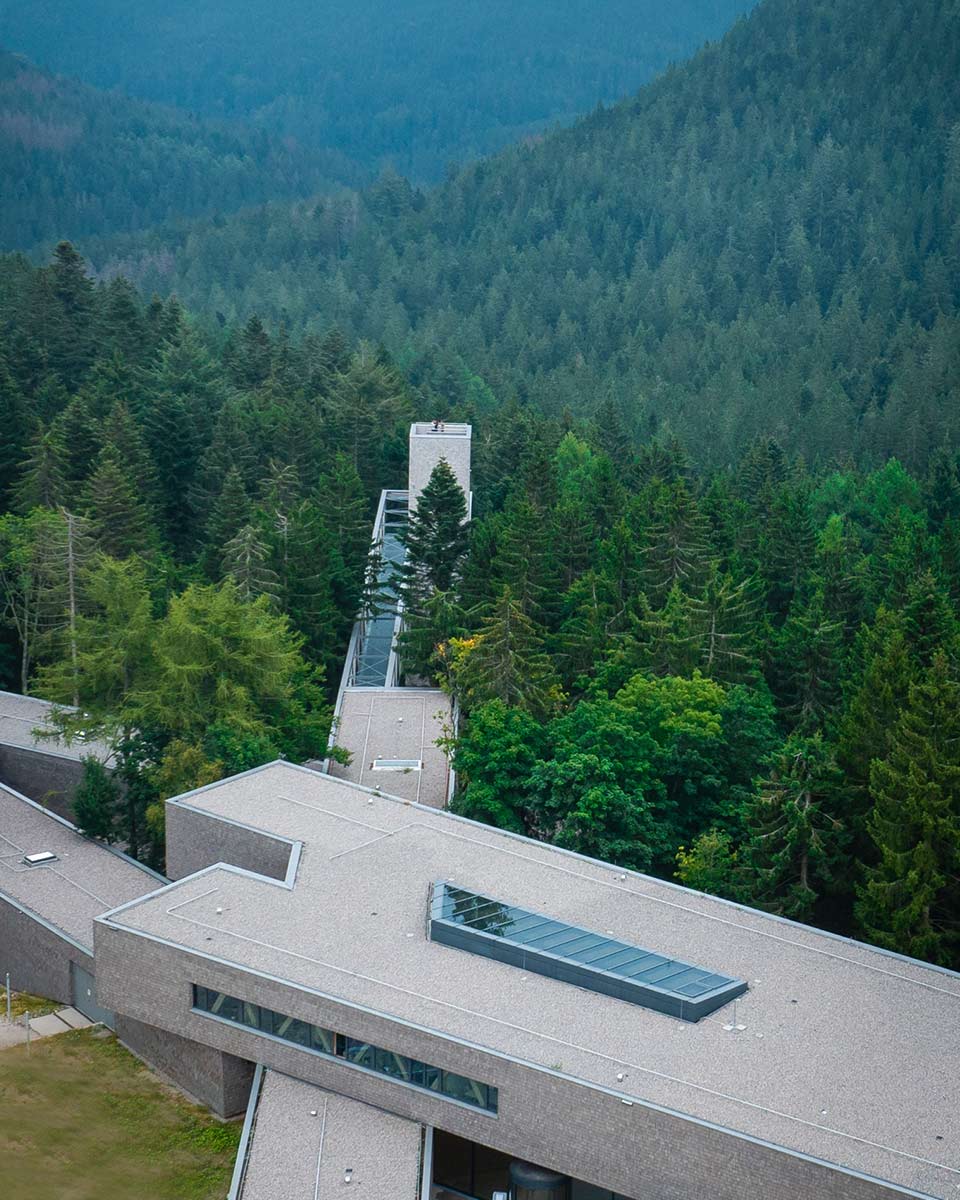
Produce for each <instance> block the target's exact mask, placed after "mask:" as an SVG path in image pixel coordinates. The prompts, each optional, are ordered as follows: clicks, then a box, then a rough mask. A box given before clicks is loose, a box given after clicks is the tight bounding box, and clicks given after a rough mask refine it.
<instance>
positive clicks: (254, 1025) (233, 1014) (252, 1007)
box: [193, 984, 499, 1113]
mask: <svg viewBox="0 0 960 1200" xmlns="http://www.w3.org/2000/svg"><path fill="white" fill-rule="evenodd" d="M193 1006H194V1008H195V1009H197V1010H199V1011H200V1012H203V1013H209V1014H210V1015H211V1016H216V1017H219V1018H220V1019H221V1020H223V1021H229V1022H230V1023H231V1024H233V1025H242V1026H244V1027H245V1028H247V1029H253V1030H256V1031H258V1032H260V1033H267V1034H270V1035H271V1036H273V1037H275V1038H280V1039H281V1040H282V1041H284V1042H290V1043H291V1044H293V1045H295V1046H303V1047H305V1048H306V1049H308V1050H312V1051H313V1052H314V1053H315V1054H322V1055H325V1056H327V1057H329V1058H342V1059H344V1060H345V1061H346V1062H350V1063H353V1064H354V1065H355V1066H358V1067H363V1068H365V1069H366V1070H368V1071H376V1072H377V1074H378V1075H386V1076H387V1077H388V1078H390V1079H396V1080H399V1081H400V1082H402V1083H408V1084H410V1085H411V1086H412V1087H417V1088H423V1089H425V1090H426V1091H430V1092H437V1093H438V1094H440V1095H442V1096H446V1097H447V1098H448V1099H450V1100H459V1101H460V1103H461V1104H469V1105H471V1106H472V1107H474V1108H481V1109H484V1110H485V1111H486V1112H490V1113H495V1112H496V1111H497V1104H498V1100H499V1097H498V1093H497V1089H496V1088H495V1087H491V1086H490V1085H489V1084H486V1083H480V1082H478V1081H477V1080H476V1079H468V1078H467V1077H466V1076H465V1075H458V1074H456V1072H454V1071H444V1070H441V1068H440V1067H432V1066H430V1065H429V1064H428V1063H423V1062H420V1061H419V1060H418V1059H415V1058H408V1057H407V1056H406V1055H405V1054H396V1053H394V1051H392V1050H384V1049H382V1048H381V1047H380V1046H372V1045H370V1043H369V1042H364V1041H361V1040H360V1039H359V1038H351V1037H346V1036H345V1035H344V1034H342V1033H335V1032H334V1031H333V1030H331V1029H324V1028H322V1026H320V1025H311V1024H310V1022H309V1021H302V1020H300V1019H299V1018H298V1017H288V1016H286V1015H285V1014H283V1013H278V1012H274V1011H273V1010H272V1009H269V1008H264V1007H263V1006H262V1005H259V1004H251V1003H250V1002H249V1001H246V1000H239V999H237V997H236V996H228V995H226V994H225V993H224V992H218V991H215V990H214V989H213V988H206V987H201V986H200V985H199V984H194V986H193Z"/></svg>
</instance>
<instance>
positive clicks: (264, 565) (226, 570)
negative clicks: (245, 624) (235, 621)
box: [220, 525, 279, 603]
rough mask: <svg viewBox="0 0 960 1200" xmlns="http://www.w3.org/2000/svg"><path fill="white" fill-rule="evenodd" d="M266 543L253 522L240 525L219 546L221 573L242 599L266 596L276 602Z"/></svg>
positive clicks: (272, 572)
mask: <svg viewBox="0 0 960 1200" xmlns="http://www.w3.org/2000/svg"><path fill="white" fill-rule="evenodd" d="M269 558H270V547H269V545H268V544H267V542H266V541H265V539H264V538H263V537H262V535H261V533H260V530H259V529H257V527H256V526H255V525H244V526H242V527H241V528H240V529H238V530H237V532H236V533H235V534H234V535H233V537H232V538H230V539H229V541H228V542H227V543H226V545H225V546H224V547H223V552H222V554H221V557H220V566H221V570H222V572H223V575H224V576H226V577H228V578H229V579H231V580H232V581H233V583H234V585H235V586H236V591H237V596H238V598H239V599H240V600H242V601H243V602H244V603H249V602H250V601H252V600H256V598H257V597H258V596H266V598H267V599H268V600H272V601H273V602H274V603H276V602H277V600H278V596H277V592H278V590H279V587H278V580H277V573H276V571H274V570H272V569H271V567H270V563H269Z"/></svg>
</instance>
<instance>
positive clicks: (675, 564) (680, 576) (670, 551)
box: [646, 481, 711, 603]
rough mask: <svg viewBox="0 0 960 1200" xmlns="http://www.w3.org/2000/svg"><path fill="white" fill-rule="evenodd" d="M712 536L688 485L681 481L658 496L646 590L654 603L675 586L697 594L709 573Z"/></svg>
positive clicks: (650, 535)
mask: <svg viewBox="0 0 960 1200" xmlns="http://www.w3.org/2000/svg"><path fill="white" fill-rule="evenodd" d="M710 559H711V549H710V533H709V529H708V526H707V521H706V518H705V517H704V516H703V514H702V513H701V512H700V509H699V508H698V506H697V502H696V500H694V498H693V496H692V495H691V494H690V491H689V489H688V488H687V485H686V484H685V483H684V482H682V481H679V482H677V483H674V484H671V485H669V486H666V487H661V488H659V489H658V490H657V492H656V493H655V499H654V506H653V514H652V519H651V522H650V526H649V529H648V531H647V566H646V583H647V589H648V592H649V595H650V598H651V601H652V602H654V603H661V602H664V601H665V600H666V598H667V596H668V594H669V593H670V590H671V589H672V588H674V587H680V588H682V589H683V590H684V591H686V592H694V591H697V590H699V588H700V587H702V585H703V583H704V581H705V580H706V578H707V576H708V573H709V564H710Z"/></svg>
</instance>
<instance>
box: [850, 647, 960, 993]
mask: <svg viewBox="0 0 960 1200" xmlns="http://www.w3.org/2000/svg"><path fill="white" fill-rule="evenodd" d="M870 792H871V795H872V797H873V810H872V812H871V814H870V817H869V819H868V822H867V827H868V830H869V832H870V836H871V837H872V838H873V841H874V843H875V845H876V849H877V855H878V862H877V865H876V866H873V867H870V868H868V869H867V872H866V879H865V882H864V885H863V887H862V888H861V889H860V893H859V902H858V904H857V909H856V911H857V918H858V920H859V922H860V927H861V929H862V930H863V932H864V934H865V935H866V936H867V937H868V938H869V939H870V940H871V941H875V942H877V943H878V944H879V945H881V946H885V947H887V948H888V949H890V950H897V951H899V952H900V953H902V954H909V955H912V956H913V957H915V958H922V959H927V960H929V961H931V962H936V963H940V964H941V965H942V966H947V967H953V968H954V969H955V968H957V967H958V966H960V686H958V684H957V682H956V680H955V678H954V677H953V671H952V668H951V664H950V662H949V660H948V659H947V656H946V654H944V653H943V652H942V651H938V652H937V653H936V654H935V655H934V658H933V662H932V664H931V666H930V668H929V670H928V671H927V672H926V674H925V676H924V678H923V679H922V680H921V681H920V682H919V683H916V684H914V685H913V686H912V687H911V688H910V695H909V700H908V702H907V706H906V708H905V709H904V711H903V714H902V716H901V718H900V721H899V723H898V724H897V727H896V731H895V733H894V735H893V738H892V741H891V746H890V751H889V753H888V754H887V756H886V757H885V758H881V759H876V760H875V761H874V763H873V766H872V769H871V772H870Z"/></svg>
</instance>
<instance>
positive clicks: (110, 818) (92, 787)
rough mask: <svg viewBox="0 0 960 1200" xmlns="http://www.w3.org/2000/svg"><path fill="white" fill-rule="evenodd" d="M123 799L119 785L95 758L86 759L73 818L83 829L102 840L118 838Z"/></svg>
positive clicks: (80, 828)
mask: <svg viewBox="0 0 960 1200" xmlns="http://www.w3.org/2000/svg"><path fill="white" fill-rule="evenodd" d="M121 808H122V801H121V798H120V792H119V789H118V788H117V785H116V784H115V783H114V782H113V779H112V778H111V776H110V773H109V772H108V771H107V769H106V767H105V766H104V765H103V763H102V762H100V760H99V759H96V758H85V759H84V760H83V774H82V776H81V778H80V782H79V784H78V785H77V790H76V793H75V795H74V797H73V819H74V821H75V822H76V825H77V828H78V829H79V830H80V832H81V833H85V834H86V835H87V836H88V837H93V838H98V839H99V840H100V841H102V842H115V841H116V840H117V839H118V838H119V837H120V836H122V834H121V830H120V822H121Z"/></svg>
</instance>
